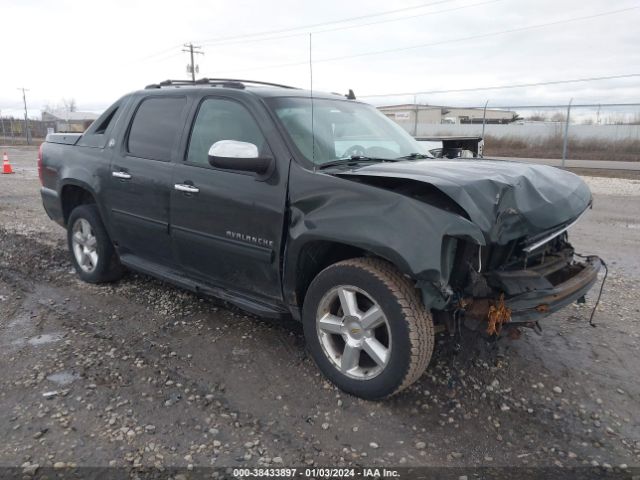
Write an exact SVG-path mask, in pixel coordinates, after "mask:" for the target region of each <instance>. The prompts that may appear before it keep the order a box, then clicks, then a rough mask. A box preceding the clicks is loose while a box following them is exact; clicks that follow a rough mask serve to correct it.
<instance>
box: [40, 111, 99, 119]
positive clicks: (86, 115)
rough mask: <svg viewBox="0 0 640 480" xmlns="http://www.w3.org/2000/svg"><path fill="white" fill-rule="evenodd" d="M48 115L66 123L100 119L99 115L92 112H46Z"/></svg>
mask: <svg viewBox="0 0 640 480" xmlns="http://www.w3.org/2000/svg"><path fill="white" fill-rule="evenodd" d="M44 113H45V114H47V115H50V116H52V117H55V118H57V119H59V120H65V121H71V120H75V121H84V120H92V121H93V120H95V119H96V118H98V116H99V115H98V114H96V113H91V112H69V111H68V110H55V111H53V112H44Z"/></svg>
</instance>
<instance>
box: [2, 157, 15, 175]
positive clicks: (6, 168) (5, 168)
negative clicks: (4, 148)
mask: <svg viewBox="0 0 640 480" xmlns="http://www.w3.org/2000/svg"><path fill="white" fill-rule="evenodd" d="M2 173H3V174H8V173H13V169H12V168H11V164H10V163H9V156H8V155H7V152H4V155H3V156H2Z"/></svg>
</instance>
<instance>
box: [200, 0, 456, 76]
mask: <svg viewBox="0 0 640 480" xmlns="http://www.w3.org/2000/svg"><path fill="white" fill-rule="evenodd" d="M452 1H455V0H438V1H436V2H429V3H422V4H420V5H415V6H413V7H405V8H397V9H394V10H386V11H384V12H379V13H371V14H368V15H359V16H357V17H348V18H342V19H338V20H332V21H329V22H321V23H311V24H307V25H300V26H299V27H290V28H284V29H279V30H268V31H262V32H256V33H251V34H245V35H233V36H230V37H216V38H208V39H204V40H201V41H200V43H202V44H206V45H209V44H210V43H211V42H214V43H215V42H222V41H226V40H236V39H240V38H248V37H260V36H265V35H275V34H279V33H286V32H294V31H297V30H308V29H312V28H318V27H324V26H327V25H335V24H337V23H346V22H353V21H357V20H364V19H366V18H374V17H381V16H384V15H391V14H393V13H400V12H406V11H410V10H417V9H420V8H425V7H430V6H433V5H439V4H442V3H451V2H452ZM307 34H308V33H304V35H307ZM305 63H306V62H305Z"/></svg>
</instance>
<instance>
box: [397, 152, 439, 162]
mask: <svg viewBox="0 0 640 480" xmlns="http://www.w3.org/2000/svg"><path fill="white" fill-rule="evenodd" d="M425 158H434V157H432V156H430V155H427V154H426V153H417V152H414V153H410V154H409V155H403V156H402V157H398V158H397V159H398V160H422V159H425Z"/></svg>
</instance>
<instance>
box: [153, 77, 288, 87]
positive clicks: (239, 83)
mask: <svg viewBox="0 0 640 480" xmlns="http://www.w3.org/2000/svg"><path fill="white" fill-rule="evenodd" d="M245 84H249V85H264V86H268V87H278V88H287V89H297V87H291V86H289V85H281V84H279V83H270V82H261V81H259V80H240V79H237V78H199V79H198V80H196V81H195V82H193V81H191V80H165V81H163V82H160V83H152V84H151V85H147V86H146V87H144V88H145V89H146V90H148V89H152V88H162V87H181V86H185V87H187V86H192V85H210V86H212V87H227V88H239V89H243V88H246V87H245Z"/></svg>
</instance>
